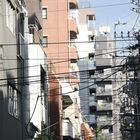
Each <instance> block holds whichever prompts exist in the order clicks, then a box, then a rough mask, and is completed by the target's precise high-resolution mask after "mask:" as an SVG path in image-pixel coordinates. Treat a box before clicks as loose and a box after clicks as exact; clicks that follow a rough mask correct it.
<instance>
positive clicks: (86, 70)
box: [77, 7, 96, 139]
mask: <svg viewBox="0 0 140 140" xmlns="http://www.w3.org/2000/svg"><path fill="white" fill-rule="evenodd" d="M78 14H79V21H78V22H79V23H78V29H79V34H78V38H77V42H81V43H77V50H78V55H79V60H78V67H79V79H80V81H79V96H80V109H81V115H82V120H83V124H82V126H84V123H87V124H88V125H89V128H91V129H92V130H94V129H95V128H96V95H95V91H96V85H95V80H94V73H95V58H94V56H95V49H94V45H95V44H94V39H95V9H94V8H89V7H82V8H80V7H79V9H78ZM89 134H90V132H89ZM87 135H88V134H87ZM90 136H91V135H90ZM90 136H86V137H90ZM92 136H93V135H92ZM95 137H96V136H95V135H94V137H91V138H90V139H95Z"/></svg>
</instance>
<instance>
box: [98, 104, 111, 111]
mask: <svg viewBox="0 0 140 140" xmlns="http://www.w3.org/2000/svg"><path fill="white" fill-rule="evenodd" d="M97 110H98V111H101V110H103V111H104V110H113V104H112V103H102V104H97Z"/></svg>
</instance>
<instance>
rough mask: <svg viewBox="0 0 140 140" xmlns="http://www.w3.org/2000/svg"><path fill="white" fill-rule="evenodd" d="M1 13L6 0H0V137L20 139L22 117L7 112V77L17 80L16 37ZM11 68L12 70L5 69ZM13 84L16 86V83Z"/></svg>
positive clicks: (13, 81)
mask: <svg viewBox="0 0 140 140" xmlns="http://www.w3.org/2000/svg"><path fill="white" fill-rule="evenodd" d="M12 3H13V8H16V7H17V5H16V4H15V3H14V1H13V0H12V1H11V4H12ZM14 13H15V14H14V15H13V16H14V18H15V23H16V24H17V25H18V19H17V18H18V14H17V12H16V10H14ZM3 15H6V0H5V1H0V44H3V45H1V47H0V53H1V54H2V58H1V59H2V60H1V68H0V70H1V71H0V78H1V79H5V80H3V81H2V80H1V82H0V83H1V86H0V106H1V109H0V114H1V115H0V120H1V121H0V139H2V140H9V139H13V140H22V122H21V120H22V117H21V116H20V117H19V118H16V117H14V116H12V115H10V114H9V113H8V93H7V91H8V90H7V81H8V80H7V79H8V78H15V79H11V80H10V82H11V83H13V84H14V83H16V82H17V69H16V68H17V45H16V41H17V38H16V32H15V30H14V33H12V32H11V31H10V30H9V28H8V27H7V26H6V16H3ZM4 44H7V45H4ZM10 44H12V45H10ZM11 68H13V70H5V69H11ZM14 85H15V86H16V87H17V88H18V86H17V85H16V84H14ZM20 109H21V108H20Z"/></svg>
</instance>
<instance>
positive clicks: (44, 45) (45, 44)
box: [43, 36, 48, 47]
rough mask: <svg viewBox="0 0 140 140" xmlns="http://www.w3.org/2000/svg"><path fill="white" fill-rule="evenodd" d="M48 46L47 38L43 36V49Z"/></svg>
mask: <svg viewBox="0 0 140 140" xmlns="http://www.w3.org/2000/svg"><path fill="white" fill-rule="evenodd" d="M47 46H48V36H43V47H47Z"/></svg>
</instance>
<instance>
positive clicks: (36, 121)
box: [21, 0, 48, 140]
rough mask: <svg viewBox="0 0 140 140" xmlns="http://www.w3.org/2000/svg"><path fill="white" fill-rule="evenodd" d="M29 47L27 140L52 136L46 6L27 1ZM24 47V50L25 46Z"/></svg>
mask: <svg viewBox="0 0 140 140" xmlns="http://www.w3.org/2000/svg"><path fill="white" fill-rule="evenodd" d="M25 6H26V8H27V11H28V13H27V18H28V19H27V21H26V23H27V27H28V28H27V29H26V30H24V31H25V34H26V37H27V43H26V44H27V47H26V52H25V54H24V55H25V59H24V58H23V60H24V67H25V69H24V77H27V78H25V79H24V82H25V83H29V84H27V85H26V87H27V91H26V89H25V96H24V106H25V109H26V110H25V116H26V122H25V123H26V126H25V129H26V139H28V140H30V139H34V138H35V137H36V138H39V137H40V136H41V137H46V136H47V135H48V131H47V127H48V87H47V75H48V69H47V55H46V54H45V52H44V50H43V46H42V2H41V1H32V0H25ZM21 47H22V46H21Z"/></svg>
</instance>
